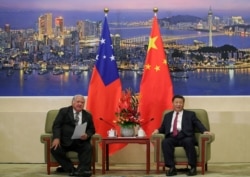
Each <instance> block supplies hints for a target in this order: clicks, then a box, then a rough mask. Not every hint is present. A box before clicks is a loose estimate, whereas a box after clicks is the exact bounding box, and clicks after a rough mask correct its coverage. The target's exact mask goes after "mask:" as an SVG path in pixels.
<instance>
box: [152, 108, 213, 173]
mask: <svg viewBox="0 0 250 177" xmlns="http://www.w3.org/2000/svg"><path fill="white" fill-rule="evenodd" d="M187 110H190V111H194V112H195V114H196V116H197V118H198V119H199V120H200V121H201V122H202V124H203V125H204V126H205V127H206V128H207V130H209V131H210V125H209V119H208V115H207V112H206V111H205V110H203V109H187ZM170 111H171V110H166V111H164V113H163V115H162V119H163V117H164V115H165V114H166V113H168V112H170ZM195 136H196V139H197V142H198V146H196V147H195V148H196V151H197V167H201V171H202V174H203V175H204V173H205V171H207V162H208V161H209V160H210V158H211V143H212V142H213V141H214V139H215V135H214V134H211V135H205V134H201V133H199V131H198V130H196V131H195ZM162 139H164V134H154V135H152V136H151V142H152V143H153V144H154V147H155V148H154V149H155V152H154V162H156V171H157V173H159V167H160V166H162V167H163V169H165V163H164V158H163V153H162V150H161V141H162ZM174 155H175V162H176V165H186V166H187V165H188V160H187V157H186V153H185V150H184V148H183V147H176V148H175V153H174Z"/></svg>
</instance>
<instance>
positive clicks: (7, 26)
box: [4, 24, 10, 33]
mask: <svg viewBox="0 0 250 177" xmlns="http://www.w3.org/2000/svg"><path fill="white" fill-rule="evenodd" d="M4 31H5V32H7V33H10V24H5V25H4Z"/></svg>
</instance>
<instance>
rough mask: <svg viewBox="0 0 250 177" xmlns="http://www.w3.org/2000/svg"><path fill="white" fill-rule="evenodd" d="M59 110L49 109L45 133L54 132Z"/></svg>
mask: <svg viewBox="0 0 250 177" xmlns="http://www.w3.org/2000/svg"><path fill="white" fill-rule="evenodd" d="M58 111H59V110H49V111H48V112H47V116H46V122H45V133H52V126H53V123H54V120H55V118H56V116H57V114H58Z"/></svg>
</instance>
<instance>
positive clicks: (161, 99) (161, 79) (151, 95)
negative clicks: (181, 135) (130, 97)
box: [139, 16, 173, 136]
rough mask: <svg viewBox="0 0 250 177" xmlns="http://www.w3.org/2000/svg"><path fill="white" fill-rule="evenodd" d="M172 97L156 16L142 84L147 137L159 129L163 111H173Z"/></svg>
mask: <svg viewBox="0 0 250 177" xmlns="http://www.w3.org/2000/svg"><path fill="white" fill-rule="evenodd" d="M172 97H173V85H172V80H171V77H170V72H169V68H168V63H167V58H166V55H165V52H164V47H163V42H162V38H161V34H160V29H159V26H158V21H157V17H156V16H155V17H154V18H153V23H152V29H151V34H150V37H149V45H148V50H147V56H146V60H145V64H144V70H143V76H142V80H141V83H140V104H139V111H140V113H141V118H142V119H143V120H144V122H145V124H144V125H142V128H143V129H144V131H145V132H146V135H147V136H150V135H151V133H152V132H153V131H154V130H155V129H157V128H159V126H160V124H161V122H162V113H163V111H164V110H165V109H172ZM152 119H154V120H152Z"/></svg>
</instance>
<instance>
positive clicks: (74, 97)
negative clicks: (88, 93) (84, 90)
mask: <svg viewBox="0 0 250 177" xmlns="http://www.w3.org/2000/svg"><path fill="white" fill-rule="evenodd" d="M78 97H82V98H83V99H84V100H85V98H84V96H83V95H81V94H77V95H75V96H73V98H72V103H73V102H74V101H75V100H76V98H78Z"/></svg>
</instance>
